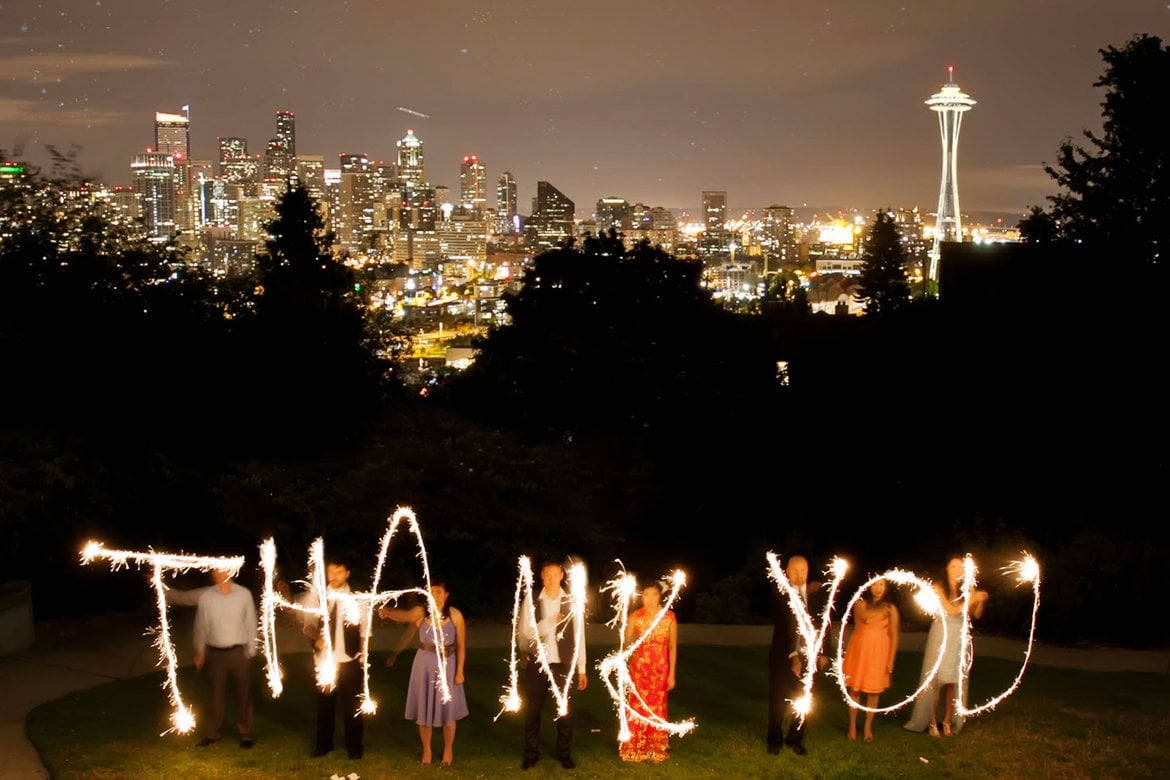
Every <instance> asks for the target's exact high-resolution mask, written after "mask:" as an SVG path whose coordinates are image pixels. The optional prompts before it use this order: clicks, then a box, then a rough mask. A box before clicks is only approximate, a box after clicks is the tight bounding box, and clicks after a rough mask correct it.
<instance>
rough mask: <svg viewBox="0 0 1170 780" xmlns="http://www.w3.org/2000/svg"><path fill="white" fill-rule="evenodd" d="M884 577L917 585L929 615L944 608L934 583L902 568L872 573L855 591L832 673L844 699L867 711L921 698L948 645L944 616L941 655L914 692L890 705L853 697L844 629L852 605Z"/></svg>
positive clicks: (918, 599) (891, 708)
mask: <svg viewBox="0 0 1170 780" xmlns="http://www.w3.org/2000/svg"><path fill="white" fill-rule="evenodd" d="M883 579H884V580H886V581H887V582H889V583H891V584H895V585H912V584H914V585H917V586H918V590H917V591H916V592H915V595H914V600H915V601H916V602H917V603H918V605H919V606H921V607H922V609H923V611H925V612H926V613H927V614H929V615H941V614H942V611H943V608H942V602H941V601H939V598H938V594H937V593H936V592H935V591H934V588H933V587H931V584H930V581H929V580H924V579H922V578H921V577H919V576H918V575H916V574H914V573H912V572H906V571H902V570H901V569H890V570H888V571H886V572H885V573H883V574H879V575H877V576H876V577H870V578H869V579H868V580H866V581H865V582H863V583H862V584H861V587H860V588H858V589H857V591H856V592H855V593H854V594H853V598H851V599H850V600H849V603H848V604H846V605H845V612H844V617H843V618H842V619H841V631H840V632H839V633H838V635H837V658H836V660H835V661H834V662H833V675H834V676H835V677H836V678H837V685H838V686H839V687H840V688H841V693H842V694H844V696H845V701H846V702H847V703H848V704H849V706H851V707H856V708H857V709H859V710H864V711H865V712H876V713H882V712H893V711H894V710H896V709H899V708H900V707H904V706H906V705H907V704H909V703H910V702H912V701H914V700H915V699H916V698H918V696H919V695H920V694H921V693H923V692H924V691H925V690H926V689H927V688H929V687H930V684H931V682H932V681H933V680H934V676H935V675H936V674H938V670H939V667H940V666H942V660H943V652H944V650H945V649H946V644H947V624H946V621H945V620H944V621H943V622H942V630H943V635H942V643H941V644H939V649H938V655H937V656H935V659H934V664H933V665H932V666H931V668H930V673H929V674H927V675H924V676H923V680H922V684H921V685H919V686H918V688H917V689H916V690H915V691H914V692H913V693H911V694H910V695H909V696H907V697H906V698H904V699H902V700H901V701H899V702H898V703H896V704H891V705H889V706H888V707H867V706H866V705H864V704H862V703H861V702H859V701H856V700H854V699H853V698H852V697H851V696H850V695H849V689H848V688H847V687H846V685H845V674H844V671H843V670H844V651H845V629H846V627H847V626H848V625H849V617H850V615H852V614H853V606H854V605H855V604H856V603H857V601H858V599H860V598H861V597H862V595H863V594H864V593H865V591H866V590H867V589H868V588H869V586H871V585H873V584H874V583H875V582H877V581H878V580H883Z"/></svg>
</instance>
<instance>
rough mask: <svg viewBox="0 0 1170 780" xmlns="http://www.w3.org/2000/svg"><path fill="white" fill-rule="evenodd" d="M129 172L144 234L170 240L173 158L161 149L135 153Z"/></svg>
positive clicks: (173, 184)
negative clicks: (160, 150) (136, 197)
mask: <svg viewBox="0 0 1170 780" xmlns="http://www.w3.org/2000/svg"><path fill="white" fill-rule="evenodd" d="M130 172H131V174H132V175H133V177H134V192H135V193H136V194H137V196H138V202H139V207H140V209H141V214H142V222H143V227H144V229H145V231H146V237H147V238H149V239H150V240H151V241H155V242H161V243H165V242H167V241H169V240H170V239H171V238H172V237H173V236H174V235H175V194H176V191H177V190H176V188H175V158H174V157H172V156H171V155H169V154H166V153H164V152H146V153H145V154H136V155H134V159H133V160H132V161H131V163H130Z"/></svg>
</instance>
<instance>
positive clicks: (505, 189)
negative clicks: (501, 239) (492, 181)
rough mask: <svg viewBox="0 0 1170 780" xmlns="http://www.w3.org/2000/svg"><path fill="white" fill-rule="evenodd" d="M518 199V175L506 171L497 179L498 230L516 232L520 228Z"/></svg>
mask: <svg viewBox="0 0 1170 780" xmlns="http://www.w3.org/2000/svg"><path fill="white" fill-rule="evenodd" d="M517 213H518V212H517V201H516V177H515V176H513V175H512V173H511V171H504V172H503V173H501V174H500V176H499V178H497V179H496V230H497V231H499V232H500V233H503V234H508V235H510V234H514V233H516V232H517V231H518V230H519V225H518V224H517V223H518V222H519V220H518V218H517Z"/></svg>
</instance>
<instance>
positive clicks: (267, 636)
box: [260, 507, 451, 715]
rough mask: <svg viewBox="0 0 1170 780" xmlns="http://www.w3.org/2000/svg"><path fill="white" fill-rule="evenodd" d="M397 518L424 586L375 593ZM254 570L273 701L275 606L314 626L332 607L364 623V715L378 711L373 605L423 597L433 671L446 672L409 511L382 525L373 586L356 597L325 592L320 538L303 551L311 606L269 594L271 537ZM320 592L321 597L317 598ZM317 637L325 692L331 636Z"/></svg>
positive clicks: (332, 663) (442, 686)
mask: <svg viewBox="0 0 1170 780" xmlns="http://www.w3.org/2000/svg"><path fill="white" fill-rule="evenodd" d="M403 520H405V521H406V523H407V526H408V528H409V530H410V532H411V533H412V534H414V538H415V542H416V544H417V546H418V558H419V561H420V563H421V565H422V571H423V578H424V580H425V582H426V586H425V587H424V588H404V589H402V590H390V591H384V592H383V591H379V590H378V583H379V582H380V581H381V577H382V569H383V568H384V567H385V565H386V553H387V551H388V550H389V547H390V541H391V540H392V539H393V538H394V534H395V533H396V532H397V530H398V528H399V526H400V525H401V523H402V522H403ZM260 566H261V568H262V569H263V570H264V593H263V595H262V597H261V600H260V629H261V634H262V636H263V638H264V658H265V667H266V671H267V675H268V687H269V688H270V689H271V691H272V695H273V697H274V698H275V697H278V696H280V694H281V691H282V690H283V687H284V686H283V683H282V682H281V680H282V678H283V674H282V672H281V670H280V660H279V653H278V648H277V644H276V609H277V608H278V607H279V608H281V609H288V610H292V611H295V612H298V613H301V614H302V615H308V616H312V617H313V618H314V619H315V620H317V621H320V625H323V626H327V625H329V612H330V610H331V609H332V607H333V605H334V604H336V605H337V607H338V613H339V614H341V615H342V616H343V619H344V621H345V623H346V624H347V625H351V626H352V625H357V624H359V623H363V624H364V626H363V631H362V649H361V662H362V697H361V705H360V709H361V712H363V713H365V714H367V715H370V714H373V713H375V712H377V709H378V704H377V702H376V701H374V699H373V697H372V696H370V666H369V657H370V652H369V650H370V629H371V627H372V624H373V619H374V611H375V610H376V609H377V608H378V607H380V606H382V605H384V604H387V603H389V602H397V601H398V599H400V598H402V597H403V596H405V595H406V594H408V593H415V594H418V595H420V596H422V597H423V598H425V599H426V601H427V605H428V607H429V608H428V610H427V612H428V614H429V615H430V620H431V627H432V628H433V629H434V630H435V637H436V638H435V653H436V654H437V655H438V659H439V668H440V669H445V668H446V664H447V651H446V646H445V643H444V642H443V637H442V631H441V627H440V625H439V621H440V619H441V618H440V616H439V608H438V605H437V604H436V603H435V600H434V597H433V596H431V571H430V565H429V563H428V562H427V550H426V545H425V544H424V543H423V539H422V531H421V530H420V529H419V525H418V519H417V518H416V516H415V514H414V512H413V511H412V510H410V509H408V508H406V507H399V508H398V509H397V510H396V511H395V512H394V514H393V515H392V516H391V517H390V518H389V520H388V521H387V528H386V532H385V533H384V534H383V535H382V542H381V545H380V546H379V549H378V560H377V564H376V565H375V568H374V579H373V583H372V585H371V588H370V590H369V591H366V592H360V593H359V592H350V593H334V592H330V591H329V588H328V584H327V582H326V579H325V543H324V541H323V540H322V539H317V540H315V541H314V542H313V544H312V545H311V546H310V548H309V576H308V583H309V588H310V592H311V593H312V594H313V596H314V598H313V599H312V601H313V602H314V603H312V604H311V605H307V604H300V603H297V602H296V601H290V600H288V599H286V598H285V597H284V596H283V595H281V594H280V593H279V592H277V591H276V590H275V588H274V586H273V581H274V578H275V576H274V572H275V568H276V545H275V542H273V540H272V539H271V538H269V539H266V540H265V541H264V543H263V544H262V545H261V547H260ZM321 594H324V597H323V598H322V596H321ZM321 638H322V639H323V640H324V647H323V648H322V650H321V652H320V653H317V659H316V674H317V686H318V687H319V688H320V689H321V690H323V691H328V690H332V689H333V686H334V685H335V684H336V681H337V664H338V661H337V657H336V653H335V652H334V647H333V632H332V631H323V632H322V633H321ZM437 677H438V680H437V684H438V687H439V695H440V698H441V699H442V701H444V702H447V701H450V700H451V691H450V688H449V687H448V685H447V676H446V675H442V674H440V675H437Z"/></svg>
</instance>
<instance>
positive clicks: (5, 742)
mask: <svg viewBox="0 0 1170 780" xmlns="http://www.w3.org/2000/svg"><path fill="white" fill-rule="evenodd" d="M184 618H185V619H184ZM173 620H174V629H175V634H174V641H175V647H176V649H177V651H178V653H179V659H180V663H190V649H189V648H190V623H191V620H190V616H189V613H188V614H187V615H184V614H183V613H182V612H176V613H175V616H174V618H173ZM153 622H154V616H153V615H146V614H120V613H119V614H108V615H100V616H92V617H88V618H80V619H74V620H63V621H49V622H42V623H38V624H37V626H36V640H35V641H34V643H33V645H32V647H30V648H28V649H26V650H22V651H19V652H16V653H13V654H11V655H8V656H5V657H0V691H3V695H2V696H0V778H5V780H7V779H8V778H13V779H14V780H15V779H17V778H19V780H35V779H36V778H47V777H49V774H48V772H47V771H46V770H45V767H44V765H43V764H42V763H41V759H40V755H39V754H38V753H37V751H36V748H34V747H33V746H32V743H30V742H29V741H28V738H27V736H26V734H25V719H26V717H27V716H28V713H29V712H30V711H31V710H32V709H33V708H34V707H36V706H37V705H39V704H42V703H44V702H48V701H52V700H54V699H57V698H60V697H61V696H64V695H66V694H68V693H70V692H72V691H77V690H83V689H86V688H92V687H94V686H96V685H101V684H102V683H107V682H110V681H113V680H124V679H127V678H129V677H134V676H136V675H140V674H146V673H148V672H151V671H154V670H155V669H156V668H157V667H156V662H157V660H158V651H157V650H155V648H154V646H153V644H152V637H150V636H147V635H146V631H147V630H148V629H149V628H150V627H151V626H152V625H153ZM376 631H383V632H385V634H384V635H385V636H386V637H387V640H386V641H382V640H380V639H379V635H378V634H376V635H375V646H382V647H385V646H386V645H387V643H388V642H389V641H392V640H390V639H389V637H391V636H397V631H398V629H397V628H382V629H376ZM509 636H510V627H509V626H507V625H500V624H472V625H471V626H469V630H468V644H469V645H470V646H472V647H506V646H507V645H508V640H509ZM588 639H589V642H591V643H594V644H599V645H605V644H612V643H613V641H614V635H613V632H612V630H611V629H609V628H608V627H607V626H605V625H602V624H595V625H590V626H589V634H588ZM770 640H771V628H770V627H768V626H712V625H697V624H686V623H684V624H682V625H680V626H679V641H680V642H682V643H684V644H716V645H753V644H754V645H766V644H768V643H769V642H770ZM977 642H978V646H979V653H980V654H981V655H987V656H992V657H1000V658H1008V659H1013V658H1014V659H1022V658H1023V655H1024V649H1025V645H1024V644H1023V643H1022V642H1018V641H1013V640H1008V639H999V638H996V637H986V636H981V637H978V639H977ZM924 643H925V634H921V633H905V634H903V639H902V647H903V648H905V649H908V650H920V649H921V648H922V646H923V644H924ZM300 644H303V643H300V642H297V643H294V642H292V641H289V642H285V643H283V646H284V647H295V646H299V645H300ZM1030 663H1032V664H1037V665H1041V666H1056V667H1063V668H1072V669H1090V670H1095V671H1106V672H1119V671H1140V672H1152V673H1155V674H1170V650H1167V651H1141V650H1115V649H1071V648H1061V647H1050V646H1045V645H1038V646H1036V647H1035V648H1034V649H1033V652H1032V658H1031V661H1030Z"/></svg>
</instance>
